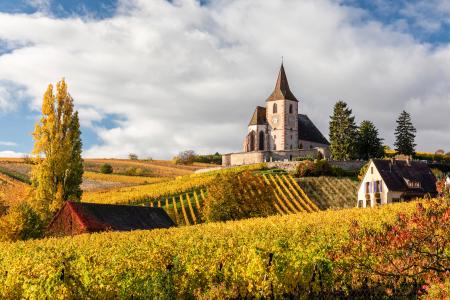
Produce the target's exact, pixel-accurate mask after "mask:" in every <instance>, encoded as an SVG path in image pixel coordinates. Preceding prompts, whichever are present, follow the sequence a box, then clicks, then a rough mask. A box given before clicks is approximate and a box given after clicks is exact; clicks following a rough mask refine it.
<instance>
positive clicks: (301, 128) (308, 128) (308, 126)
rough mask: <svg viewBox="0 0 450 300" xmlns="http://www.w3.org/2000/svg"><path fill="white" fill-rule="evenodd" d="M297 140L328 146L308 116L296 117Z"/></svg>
mask: <svg viewBox="0 0 450 300" xmlns="http://www.w3.org/2000/svg"><path fill="white" fill-rule="evenodd" d="M298 139H299V140H304V141H309V142H315V143H319V144H325V145H329V144H330V143H329V142H328V141H327V139H326V138H325V137H324V136H323V134H322V133H321V132H320V130H319V129H318V128H317V127H316V125H314V123H313V122H312V121H311V120H310V119H309V118H308V116H307V115H301V114H299V115H298Z"/></svg>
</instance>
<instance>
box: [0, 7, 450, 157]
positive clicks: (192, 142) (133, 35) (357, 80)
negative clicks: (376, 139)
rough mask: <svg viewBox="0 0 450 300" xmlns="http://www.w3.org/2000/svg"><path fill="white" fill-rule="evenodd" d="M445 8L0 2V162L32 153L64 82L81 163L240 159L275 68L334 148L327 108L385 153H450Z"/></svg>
mask: <svg viewBox="0 0 450 300" xmlns="http://www.w3.org/2000/svg"><path fill="white" fill-rule="evenodd" d="M449 29H450V1H448V0H427V1H414V0H408V1H406V0H398V1H391V0H302V1H292V0H271V1H261V0H202V1H196V0H172V1H168V0H150V1H148V0H118V1H116V0H109V1H106V0H96V1H94V0H78V1H73V0H0V157H2V156H3V157H4V156H18V157H20V156H23V155H24V154H26V153H29V152H30V151H31V150H32V147H33V140H32V137H31V133H32V131H33V128H34V124H35V123H36V121H37V120H38V119H39V111H40V106H41V103H42V96H43V94H44V92H45V90H46V88H47V85H48V84H55V83H56V82H57V81H59V80H60V79H61V78H65V79H66V81H67V83H68V87H69V92H70V94H71V95H72V97H73V98H74V101H75V106H76V109H77V110H78V111H79V115H80V118H81V125H82V128H81V129H82V138H83V145H84V147H83V151H84V152H83V153H84V154H83V155H84V156H85V157H126V156H127V155H128V154H129V153H136V154H138V155H139V156H140V157H142V158H149V157H152V158H155V159H156V158H159V159H168V158H171V157H172V156H173V155H175V154H177V153H178V152H180V151H182V150H187V149H192V150H194V151H196V152H197V153H204V154H206V153H215V152H220V153H227V152H235V151H240V150H241V149H242V142H243V139H244V136H245V134H246V130H247V128H246V126H247V124H248V122H249V120H250V117H251V115H252V113H253V110H254V109H255V106H257V105H261V106H263V105H265V99H267V97H268V96H269V95H270V94H271V92H272V90H273V88H274V85H275V81H276V77H277V73H278V71H279V68H280V63H281V57H282V56H283V57H284V66H285V69H286V73H287V76H288V80H289V84H290V87H291V90H292V91H293V93H294V94H295V95H296V97H297V98H300V104H299V112H300V113H303V114H307V115H308V116H309V117H310V119H312V120H313V122H314V123H315V124H316V125H317V127H319V129H320V130H321V131H322V132H323V133H324V135H325V136H328V122H329V116H330V115H331V114H332V109H333V105H334V103H336V101H338V100H343V101H345V102H347V104H348V105H349V107H350V108H351V109H352V110H353V114H354V115H355V117H356V121H357V122H358V123H359V122H361V121H363V120H370V121H372V122H374V123H375V125H376V126H377V128H378V129H379V131H380V134H381V137H382V138H384V142H385V143H386V144H387V145H389V146H393V141H394V130H395V126H396V123H395V121H396V119H397V117H398V115H399V114H400V112H401V111H402V110H406V111H408V112H409V113H410V114H411V116H412V120H413V123H414V125H415V126H416V128H417V138H416V142H417V144H418V146H417V150H421V151H433V152H434V151H435V150H437V149H444V150H445V151H450V138H449V135H448V133H449V132H450V121H449V116H450V68H449V67H448V66H449V65H450V35H449V34H448V32H449Z"/></svg>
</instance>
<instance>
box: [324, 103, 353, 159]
mask: <svg viewBox="0 0 450 300" xmlns="http://www.w3.org/2000/svg"><path fill="white" fill-rule="evenodd" d="M330 118H331V120H330V143H331V145H330V151H331V155H332V157H333V159H335V160H350V159H354V158H356V156H357V143H356V141H357V136H358V132H357V127H356V124H355V117H354V116H352V110H351V109H350V108H348V107H347V103H345V102H343V101H338V102H337V103H336V104H335V105H334V110H333V115H332V116H331V117H330Z"/></svg>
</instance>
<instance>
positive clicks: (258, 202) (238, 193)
mask: <svg viewBox="0 0 450 300" xmlns="http://www.w3.org/2000/svg"><path fill="white" fill-rule="evenodd" d="M257 176H258V175H255V174H253V173H252V172H250V171H244V172H242V173H240V174H233V173H225V174H219V175H217V177H216V180H215V181H214V184H212V185H211V186H210V187H209V188H208V196H207V197H206V199H205V202H204V206H203V219H204V220H205V221H208V222H214V221H227V220H239V219H243V218H251V217H263V216H268V215H270V214H272V213H273V212H274V211H275V210H274V208H273V194H272V193H273V190H272V188H271V187H270V186H269V185H267V184H266V183H265V182H264V180H263V179H262V178H258V177H257Z"/></svg>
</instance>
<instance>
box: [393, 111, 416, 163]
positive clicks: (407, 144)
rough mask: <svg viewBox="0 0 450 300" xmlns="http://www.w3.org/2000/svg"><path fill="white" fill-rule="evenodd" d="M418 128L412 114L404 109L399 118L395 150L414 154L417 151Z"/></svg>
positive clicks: (405, 153)
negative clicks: (414, 123) (413, 121)
mask: <svg viewBox="0 0 450 300" xmlns="http://www.w3.org/2000/svg"><path fill="white" fill-rule="evenodd" d="M415 138H416V128H415V127H414V125H413V124H412V121H411V115H410V114H409V113H407V112H406V111H402V112H401V113H400V116H399V117H398V119H397V128H396V129H395V144H394V145H395V150H396V151H397V152H398V153H400V154H404V155H414V153H415V148H416V144H415Z"/></svg>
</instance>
